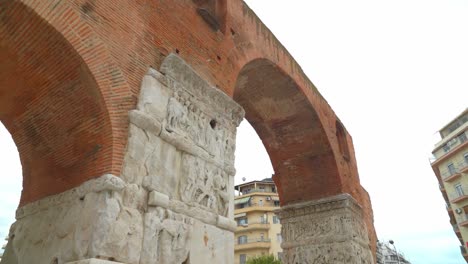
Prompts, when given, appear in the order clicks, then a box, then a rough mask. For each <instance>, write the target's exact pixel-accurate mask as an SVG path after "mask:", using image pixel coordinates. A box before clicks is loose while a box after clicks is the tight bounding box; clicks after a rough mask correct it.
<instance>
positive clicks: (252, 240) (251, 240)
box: [236, 237, 271, 245]
mask: <svg viewBox="0 0 468 264" xmlns="http://www.w3.org/2000/svg"><path fill="white" fill-rule="evenodd" d="M258 242H266V243H268V242H271V239H269V238H265V237H257V238H248V239H241V240H237V243H236V245H245V244H252V243H258Z"/></svg>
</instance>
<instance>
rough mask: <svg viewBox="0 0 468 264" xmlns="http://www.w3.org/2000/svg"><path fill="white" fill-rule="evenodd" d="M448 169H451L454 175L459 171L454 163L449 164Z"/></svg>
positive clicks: (451, 173)
mask: <svg viewBox="0 0 468 264" xmlns="http://www.w3.org/2000/svg"><path fill="white" fill-rule="evenodd" d="M447 168H448V171H449V174H450V175H453V174H455V173H456V172H457V169H456V168H455V165H453V163H450V164H449V165H448V166H447Z"/></svg>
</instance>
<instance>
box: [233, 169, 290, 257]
mask: <svg viewBox="0 0 468 264" xmlns="http://www.w3.org/2000/svg"><path fill="white" fill-rule="evenodd" d="M235 191H236V197H235V199H234V220H236V222H237V229H236V232H235V239H236V241H235V246H234V263H235V264H245V262H246V261H247V259H249V258H251V257H255V256H260V255H268V254H272V255H274V256H275V257H276V258H279V259H281V252H282V250H281V240H282V238H281V225H280V222H279V218H278V216H276V214H275V213H274V211H275V210H277V209H279V206H280V204H279V197H278V193H277V190H276V186H275V184H274V183H273V181H272V180H271V178H267V179H264V180H261V181H252V182H247V183H243V184H239V185H236V186H235Z"/></svg>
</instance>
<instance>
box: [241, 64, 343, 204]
mask: <svg viewBox="0 0 468 264" xmlns="http://www.w3.org/2000/svg"><path fill="white" fill-rule="evenodd" d="M234 99H235V100H236V101H237V102H238V103H239V104H241V105H242V106H243V107H244V109H245V111H246V118H247V120H248V121H249V122H250V123H251V124H252V126H253V127H254V129H255V130H256V131H257V133H258V135H259V137H260V138H261V139H262V141H263V144H264V145H265V148H266V149H267V151H268V153H269V156H270V159H271V162H272V164H273V168H274V170H275V176H274V180H275V182H276V184H277V185H278V190H279V194H280V197H281V203H282V204H289V203H294V202H300V201H307V200H311V199H317V198H321V197H326V196H329V195H334V194H338V193H340V190H341V182H340V178H339V172H338V169H337V166H336V160H335V156H334V153H333V151H332V148H331V146H330V143H329V140H328V138H327V134H326V133H325V131H324V128H323V125H322V123H321V121H320V119H319V117H318V116H317V113H316V111H315V110H314V109H313V107H312V106H311V105H310V102H309V101H308V100H307V98H306V97H305V96H304V94H303V93H302V92H301V91H300V89H299V87H297V85H296V83H295V82H294V80H292V79H291V78H290V77H289V76H288V75H287V74H285V73H284V72H283V71H282V70H281V69H280V68H278V67H277V66H276V65H274V64H273V63H271V62H270V61H268V60H266V59H257V60H253V61H251V62H250V63H248V64H247V65H245V66H244V67H243V69H242V70H241V72H240V74H239V78H238V80H237V84H236V89H235V92H234Z"/></svg>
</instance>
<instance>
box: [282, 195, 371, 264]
mask: <svg viewBox="0 0 468 264" xmlns="http://www.w3.org/2000/svg"><path fill="white" fill-rule="evenodd" d="M278 213H279V217H280V221H281V225H282V231H281V232H282V236H283V243H282V244H281V247H282V248H283V254H284V255H283V263H285V264H304V263H323V264H325V263H326V264H372V263H373V257H372V253H371V250H370V248H369V238H368V234H367V228H366V226H365V223H364V220H363V214H362V209H361V207H360V206H359V204H358V203H357V202H356V200H354V199H353V198H352V197H351V196H350V195H348V194H341V195H337V196H332V197H328V198H324V199H319V200H315V201H308V202H304V203H298V204H292V205H287V206H284V207H282V208H281V209H280V210H278Z"/></svg>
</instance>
